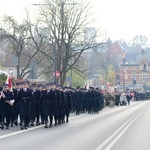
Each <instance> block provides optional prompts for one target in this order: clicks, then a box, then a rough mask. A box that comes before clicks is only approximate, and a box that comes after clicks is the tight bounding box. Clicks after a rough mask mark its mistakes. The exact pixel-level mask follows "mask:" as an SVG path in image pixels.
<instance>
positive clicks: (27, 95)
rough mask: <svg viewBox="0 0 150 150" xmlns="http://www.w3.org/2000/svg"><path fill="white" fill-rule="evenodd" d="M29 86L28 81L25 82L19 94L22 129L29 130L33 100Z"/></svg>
mask: <svg viewBox="0 0 150 150" xmlns="http://www.w3.org/2000/svg"><path fill="white" fill-rule="evenodd" d="M28 87H29V84H28V82H27V81H24V82H23V88H22V89H21V90H20V92H19V96H18V99H19V101H20V102H19V105H20V107H19V108H20V120H21V127H20V128H21V129H22V130H23V129H27V127H28V126H29V122H30V111H31V101H32V100H33V95H32V91H31V89H29V88H28Z"/></svg>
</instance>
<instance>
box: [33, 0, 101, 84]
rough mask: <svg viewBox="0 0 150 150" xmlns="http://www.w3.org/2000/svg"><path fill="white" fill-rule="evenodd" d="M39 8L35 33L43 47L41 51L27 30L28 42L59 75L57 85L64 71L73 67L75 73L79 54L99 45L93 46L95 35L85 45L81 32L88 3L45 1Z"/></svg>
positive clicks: (82, 31)
mask: <svg viewBox="0 0 150 150" xmlns="http://www.w3.org/2000/svg"><path fill="white" fill-rule="evenodd" d="M68 2H69V3H68ZM77 2H79V3H77ZM40 7H41V11H40V14H41V18H40V19H39V20H38V21H37V24H36V27H35V29H36V30H35V32H36V34H37V35H38V39H39V40H40V41H41V42H42V43H44V42H45V41H46V43H47V44H46V45H47V47H45V49H44V50H43V48H42V47H41V46H40V44H39V42H37V40H35V36H34V35H33V34H32V33H31V32H32V30H30V34H31V35H32V42H33V43H34V46H35V47H36V49H38V50H39V51H40V52H41V53H42V54H43V55H45V57H47V59H49V60H50V61H49V62H51V64H53V68H51V71H52V72H55V71H56V70H57V71H59V72H60V84H61V85H63V84H64V82H65V78H66V74H67V72H68V71H69V70H70V69H72V68H73V66H74V70H76V71H79V68H75V64H77V62H78V60H79V58H80V57H81V54H82V53H83V52H84V51H86V50H89V49H91V48H93V47H97V46H99V45H101V44H102V43H99V44H93V41H94V39H95V38H96V33H94V34H93V35H92V36H91V37H90V39H89V40H88V41H86V42H85V39H84V29H85V27H86V26H87V25H88V24H89V22H90V14H88V12H89V3H87V2H86V1H74V0H69V1H68V0H45V1H44V4H41V5H40ZM41 28H42V32H41ZM30 29H31V28H30Z"/></svg>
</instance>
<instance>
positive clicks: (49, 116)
mask: <svg viewBox="0 0 150 150" xmlns="http://www.w3.org/2000/svg"><path fill="white" fill-rule="evenodd" d="M149 97H150V92H145V93H141V92H137V91H126V92H119V91H115V92H114V93H111V92H109V90H108V89H105V90H102V89H99V88H94V87H89V89H86V88H80V87H77V88H71V87H62V86H60V85H58V84H55V83H47V84H45V85H42V84H30V83H29V82H28V81H24V82H22V83H16V86H15V87H14V88H13V89H9V86H8V84H4V85H3V87H1V88H0V128H1V129H9V128H10V127H13V126H14V125H16V126H19V127H20V129H21V130H24V129H27V128H28V127H30V126H35V125H36V126H38V125H41V124H42V125H44V127H45V128H51V127H53V126H57V125H61V124H64V123H68V122H69V115H70V113H71V112H73V113H75V115H80V114H81V113H88V114H98V113H99V111H101V110H102V109H103V108H104V107H106V106H108V107H110V108H111V107H114V106H115V105H116V106H119V105H130V100H131V99H132V98H133V99H134V100H136V101H137V100H144V99H149Z"/></svg>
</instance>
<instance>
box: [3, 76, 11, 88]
mask: <svg viewBox="0 0 150 150" xmlns="http://www.w3.org/2000/svg"><path fill="white" fill-rule="evenodd" d="M5 83H6V84H8V87H9V89H10V90H12V77H11V76H10V75H8V76H7V79H6V82H5Z"/></svg>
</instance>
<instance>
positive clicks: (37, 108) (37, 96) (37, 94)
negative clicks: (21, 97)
mask: <svg viewBox="0 0 150 150" xmlns="http://www.w3.org/2000/svg"><path fill="white" fill-rule="evenodd" d="M32 87H33V89H32V92H33V97H34V117H35V121H36V126H38V125H40V115H41V91H40V88H39V89H37V86H36V84H34V85H32Z"/></svg>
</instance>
